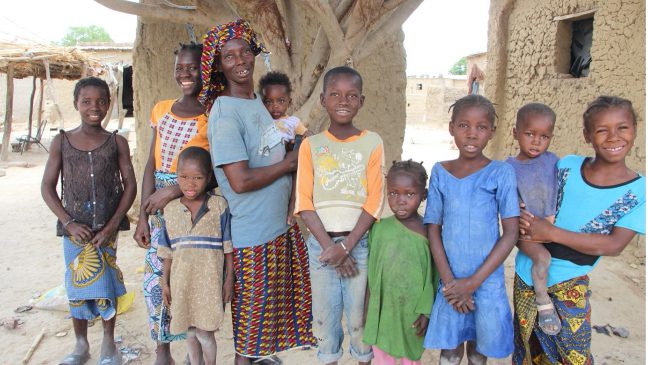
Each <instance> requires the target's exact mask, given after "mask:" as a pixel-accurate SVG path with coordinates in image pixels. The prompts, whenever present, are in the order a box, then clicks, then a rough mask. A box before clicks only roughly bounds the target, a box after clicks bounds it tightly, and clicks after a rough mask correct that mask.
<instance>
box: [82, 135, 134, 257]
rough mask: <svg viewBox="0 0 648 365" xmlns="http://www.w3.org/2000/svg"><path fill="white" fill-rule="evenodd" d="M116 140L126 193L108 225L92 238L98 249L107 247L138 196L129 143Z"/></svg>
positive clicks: (120, 138)
mask: <svg viewBox="0 0 648 365" xmlns="http://www.w3.org/2000/svg"><path fill="white" fill-rule="evenodd" d="M116 138H117V140H116V141H117V158H118V159H119V161H118V162H119V173H120V174H121V180H122V184H123V185H124V192H123V193H122V196H121V199H120V200H119V204H118V205H117V209H116V210H115V213H114V214H113V216H112V217H110V219H109V220H108V222H107V223H106V225H105V226H104V227H103V228H102V229H101V230H100V231H99V232H97V233H96V234H95V235H94V237H93V238H92V241H91V243H92V244H93V245H94V246H95V247H97V248H99V247H102V246H104V245H106V244H107V243H108V242H109V240H110V238H111V237H112V236H113V235H114V234H115V232H117V229H118V228H119V222H121V221H122V219H124V217H125V216H126V213H127V212H128V209H130V207H131V205H133V201H134V200H135V195H137V182H136V181H135V171H134V169H133V164H132V163H131V159H130V150H129V148H128V141H126V138H124V137H122V136H120V135H116Z"/></svg>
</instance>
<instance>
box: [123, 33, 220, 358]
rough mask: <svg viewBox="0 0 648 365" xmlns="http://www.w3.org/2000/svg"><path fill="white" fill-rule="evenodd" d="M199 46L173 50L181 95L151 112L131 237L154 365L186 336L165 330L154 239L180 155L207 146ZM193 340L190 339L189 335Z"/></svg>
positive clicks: (173, 193) (174, 191) (173, 189)
mask: <svg viewBox="0 0 648 365" xmlns="http://www.w3.org/2000/svg"><path fill="white" fill-rule="evenodd" d="M201 54H202V45H200V44H195V43H190V44H181V45H180V48H179V49H178V50H177V51H176V52H175V55H176V60H175V70H174V77H175V80H176V82H177V83H178V86H179V87H180V90H181V91H182V97H181V98H180V99H177V100H164V101H161V102H159V103H157V104H156V105H155V107H154V108H153V111H152V112H151V128H152V129H153V138H152V141H151V152H150V155H149V159H148V161H147V163H146V167H145V169H144V177H143V179H142V193H141V197H142V200H141V205H140V216H139V222H138V224H137V229H136V230H135V235H134V238H135V240H136V241H137V243H138V245H139V246H140V247H142V248H146V249H148V251H147V253H146V265H145V269H144V299H145V301H146V306H147V309H148V312H149V328H150V333H151V338H153V340H154V341H156V342H157V349H156V351H155V352H156V360H155V364H156V365H162V364H172V363H173V359H172V358H171V352H170V346H169V343H170V342H171V341H174V340H178V339H184V338H185V337H186V335H185V334H184V333H181V334H172V333H171V332H170V330H169V328H170V327H169V325H170V316H169V309H168V308H167V307H166V306H165V305H164V303H163V300H162V287H161V286H160V279H161V277H162V267H163V264H162V261H163V260H162V259H160V258H159V257H158V254H157V249H158V241H159V239H160V237H161V234H162V229H161V228H162V225H163V219H164V218H163V216H162V209H164V207H165V206H166V205H167V203H169V202H170V201H171V200H173V199H175V198H178V197H180V196H181V195H182V193H181V192H180V189H179V188H178V185H177V179H176V166H177V163H178V155H179V154H180V152H181V151H182V150H184V149H185V148H187V147H189V146H197V147H201V148H204V149H205V150H207V151H209V142H208V141H207V116H206V115H205V108H204V107H203V106H202V104H200V102H198V93H199V92H200V90H201V88H202V82H201V79H200V56H201ZM192 340H193V339H192Z"/></svg>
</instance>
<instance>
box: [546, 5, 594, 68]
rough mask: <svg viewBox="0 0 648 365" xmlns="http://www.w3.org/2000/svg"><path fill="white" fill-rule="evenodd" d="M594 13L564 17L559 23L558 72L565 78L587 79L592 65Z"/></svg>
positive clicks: (586, 12) (558, 18) (559, 18)
mask: <svg viewBox="0 0 648 365" xmlns="http://www.w3.org/2000/svg"><path fill="white" fill-rule="evenodd" d="M594 12H595V10H588V11H584V12H581V13H576V14H570V15H563V16H558V17H555V18H554V21H558V32H557V35H556V61H555V62H556V63H555V66H556V72H557V73H558V74H560V75H563V76H565V77H568V78H571V77H576V78H579V77H587V76H588V75H589V71H590V65H591V63H592V53H591V49H592V35H593V33H594Z"/></svg>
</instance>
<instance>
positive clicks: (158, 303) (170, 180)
mask: <svg viewBox="0 0 648 365" xmlns="http://www.w3.org/2000/svg"><path fill="white" fill-rule="evenodd" d="M176 184H177V181H176V174H172V173H165V172H161V171H155V190H158V189H161V188H164V187H166V186H171V185H176ZM163 224H164V217H163V216H162V213H161V212H157V214H155V215H151V216H150V217H149V227H150V228H151V247H150V248H149V250H148V251H147V252H146V258H145V266H144V301H145V302H146V308H147V309H148V314H149V321H148V322H149V329H150V333H151V338H152V339H153V340H154V341H157V342H171V341H175V340H183V339H185V338H186V335H185V334H184V333H181V334H171V333H170V329H169V328H170V325H171V317H170V315H169V308H168V307H167V306H165V305H164V302H163V301H162V287H161V286H160V280H162V260H161V259H159V258H158V255H157V248H158V242H159V241H160V237H162V234H163V232H162V226H163Z"/></svg>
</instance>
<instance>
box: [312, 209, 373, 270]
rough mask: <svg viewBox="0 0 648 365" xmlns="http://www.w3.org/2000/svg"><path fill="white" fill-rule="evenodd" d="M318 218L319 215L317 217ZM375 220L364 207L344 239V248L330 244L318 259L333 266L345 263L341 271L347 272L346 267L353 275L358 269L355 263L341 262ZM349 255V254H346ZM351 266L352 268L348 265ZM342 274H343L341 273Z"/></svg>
mask: <svg viewBox="0 0 648 365" xmlns="http://www.w3.org/2000/svg"><path fill="white" fill-rule="evenodd" d="M318 219H319V217H318ZM375 221H376V218H374V216H372V215H371V214H369V213H367V212H366V211H365V210H364V209H363V210H362V213H360V217H359V218H358V221H357V222H356V224H355V226H354V227H353V229H352V230H351V232H349V235H348V236H347V237H346V238H345V239H344V242H343V243H344V246H346V250H345V248H344V247H342V245H335V244H333V245H330V246H328V247H326V248H324V250H323V251H322V255H321V256H320V261H321V262H323V263H325V264H330V265H333V266H335V263H339V264H343V263H344V264H346V265H344V266H342V267H341V269H342V272H341V274H343V273H347V274H348V273H349V272H348V270H347V269H349V270H351V273H352V275H351V276H355V274H357V272H358V270H357V269H356V267H355V265H351V264H352V263H353V262H350V263H346V262H343V261H344V259H345V257H347V256H348V255H349V253H350V252H351V251H352V250H353V248H354V247H355V246H356V245H357V244H358V242H359V241H360V239H361V238H362V237H363V236H364V234H365V233H367V231H368V230H369V228H371V226H372V225H373V224H374V222H375ZM322 229H324V226H323V225H322ZM348 257H351V256H348ZM350 266H352V268H351V267H350ZM343 276H344V275H343Z"/></svg>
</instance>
